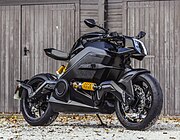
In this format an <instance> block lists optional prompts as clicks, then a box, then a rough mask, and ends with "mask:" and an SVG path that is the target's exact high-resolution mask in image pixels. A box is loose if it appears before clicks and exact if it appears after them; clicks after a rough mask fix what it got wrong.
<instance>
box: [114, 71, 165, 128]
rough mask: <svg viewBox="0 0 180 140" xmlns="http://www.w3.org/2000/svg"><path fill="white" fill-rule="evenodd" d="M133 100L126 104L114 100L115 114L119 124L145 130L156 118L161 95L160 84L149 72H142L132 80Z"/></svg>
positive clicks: (158, 112) (161, 100) (160, 105)
mask: <svg viewBox="0 0 180 140" xmlns="http://www.w3.org/2000/svg"><path fill="white" fill-rule="evenodd" d="M133 89H134V96H135V101H134V102H133V103H132V104H131V105H126V104H124V103H121V102H120V101H118V100H117V101H116V105H115V109H116V115H117V117H118V119H119V121H120V122H121V124H122V125H123V126H124V127H125V128H127V129H130V130H145V129H147V128H149V127H150V126H152V125H153V124H154V123H155V122H156V120H157V119H158V117H159V115H160V113H161V109H162V104H163V95H162V90H161V88H160V84H159V83H158V82H157V80H156V79H155V78H153V77H152V76H151V75H150V74H142V75H139V76H137V77H136V78H135V79H134V80H133Z"/></svg>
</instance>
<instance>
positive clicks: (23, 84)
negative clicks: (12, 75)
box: [17, 73, 57, 98]
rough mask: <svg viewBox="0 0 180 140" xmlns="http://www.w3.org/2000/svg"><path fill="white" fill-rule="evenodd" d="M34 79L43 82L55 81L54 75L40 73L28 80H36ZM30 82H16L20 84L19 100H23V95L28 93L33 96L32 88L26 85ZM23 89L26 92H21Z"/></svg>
mask: <svg viewBox="0 0 180 140" xmlns="http://www.w3.org/2000/svg"><path fill="white" fill-rule="evenodd" d="M36 78H42V79H43V80H44V81H51V80H55V79H57V77H56V76H55V75H52V74H49V73H42V74H38V75H35V76H33V77H32V78H31V79H30V80H33V79H36ZM30 80H25V81H17V82H19V83H20V89H19V92H20V94H19V95H20V98H24V97H25V95H26V94H27V93H28V95H30V94H33V89H32V87H31V86H30V85H29V84H28V81H30ZM23 89H25V90H26V91H27V92H23Z"/></svg>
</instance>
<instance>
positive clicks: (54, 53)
mask: <svg viewBox="0 0 180 140" xmlns="http://www.w3.org/2000/svg"><path fill="white" fill-rule="evenodd" d="M44 51H45V53H46V55H47V56H49V57H51V58H53V59H55V60H62V61H66V60H69V54H68V53H66V52H63V51H60V50H57V49H54V48H47V49H44Z"/></svg>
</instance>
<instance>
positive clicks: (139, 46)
mask: <svg viewBox="0 0 180 140" xmlns="http://www.w3.org/2000/svg"><path fill="white" fill-rule="evenodd" d="M133 42H134V48H135V49H136V51H137V52H138V53H139V54H143V55H147V49H146V47H145V46H144V43H143V42H142V41H140V40H138V39H134V38H133Z"/></svg>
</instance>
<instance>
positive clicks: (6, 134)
mask: <svg viewBox="0 0 180 140" xmlns="http://www.w3.org/2000/svg"><path fill="white" fill-rule="evenodd" d="M101 117H102V118H103V119H104V122H105V123H107V124H108V126H109V127H101V126H99V125H98V124H99V121H98V119H97V118H96V117H95V116H94V115H91V116H84V115H81V116H74V115H70V116H68V117H67V116H61V117H59V118H58V119H57V120H56V121H55V122H54V123H53V124H52V125H51V126H48V127H32V126H30V125H28V124H27V123H26V122H25V121H24V120H23V118H22V117H21V116H20V117H19V116H18V118H17V117H16V116H9V117H2V116H1V117H0V139H8V140H14V139H20V140H21V139H23V140H43V139H46V140H47V139H48V140H49V139H50V140H58V139H59V140H103V139H104V140H156V139H157V140H169V139H170V140H171V139H172V140H173V139H176V140H180V118H176V119H172V118H171V119H170V118H161V120H159V121H158V122H157V123H156V124H155V125H154V126H153V127H151V128H150V129H149V130H147V131H130V130H126V129H124V128H123V127H122V126H121V125H120V124H119V122H118V120H117V119H116V117H114V116H101Z"/></svg>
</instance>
